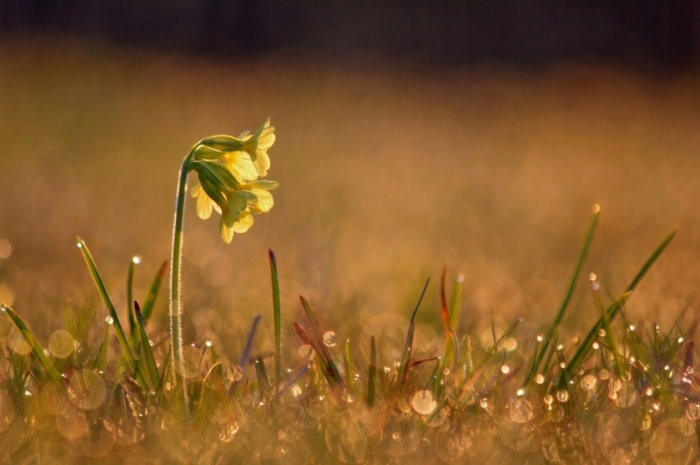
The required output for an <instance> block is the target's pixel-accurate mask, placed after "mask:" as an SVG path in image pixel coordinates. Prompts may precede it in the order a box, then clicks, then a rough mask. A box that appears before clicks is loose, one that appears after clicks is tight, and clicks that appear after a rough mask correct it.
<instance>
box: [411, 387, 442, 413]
mask: <svg viewBox="0 0 700 465" xmlns="http://www.w3.org/2000/svg"><path fill="white" fill-rule="evenodd" d="M411 407H413V410H415V411H416V413H418V414H420V415H429V414H431V413H432V412H433V410H435V407H437V402H435V400H434V399H433V394H432V393H431V392H430V391H428V390H422V391H418V392H416V393H415V394H413V398H412V399H411Z"/></svg>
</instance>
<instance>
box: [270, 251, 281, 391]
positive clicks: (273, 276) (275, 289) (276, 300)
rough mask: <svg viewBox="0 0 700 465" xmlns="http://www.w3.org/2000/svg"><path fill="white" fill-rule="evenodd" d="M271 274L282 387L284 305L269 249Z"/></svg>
mask: <svg viewBox="0 0 700 465" xmlns="http://www.w3.org/2000/svg"><path fill="white" fill-rule="evenodd" d="M268 257H269V259H270V275H271V279H272V310H273V316H274V322H275V385H276V386H278V387H281V386H282V384H281V380H282V305H281V304H280V284H279V278H278V276H277V260H276V258H275V254H274V252H272V250H269V251H268Z"/></svg>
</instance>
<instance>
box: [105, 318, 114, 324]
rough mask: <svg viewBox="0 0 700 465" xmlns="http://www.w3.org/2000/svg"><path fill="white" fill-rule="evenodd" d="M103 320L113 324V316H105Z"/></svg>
mask: <svg viewBox="0 0 700 465" xmlns="http://www.w3.org/2000/svg"><path fill="white" fill-rule="evenodd" d="M105 321H106V322H107V324H108V325H113V324H114V318H112V317H111V316H107V318H105Z"/></svg>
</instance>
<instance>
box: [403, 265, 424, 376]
mask: <svg viewBox="0 0 700 465" xmlns="http://www.w3.org/2000/svg"><path fill="white" fill-rule="evenodd" d="M428 284H430V278H428V279H427V280H426V281H425V285H424V286H423V291H422V292H421V293H420V297H419V298H418V303H417V304H416V308H415V309H414V310H413V314H412V315H411V323H410V324H409V325H408V332H407V333H406V343H405V344H404V347H403V354H402V355H401V364H400V365H399V373H398V376H397V378H396V379H397V381H398V382H399V383H404V382H405V381H406V378H408V368H409V365H410V363H411V351H412V350H413V333H414V331H415V320H416V314H417V313H418V308H420V304H421V302H423V297H424V296H425V291H426V290H427V289H428Z"/></svg>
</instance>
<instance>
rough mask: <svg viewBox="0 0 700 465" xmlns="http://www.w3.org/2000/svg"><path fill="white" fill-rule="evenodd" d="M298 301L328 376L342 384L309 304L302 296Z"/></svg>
mask: <svg viewBox="0 0 700 465" xmlns="http://www.w3.org/2000/svg"><path fill="white" fill-rule="evenodd" d="M299 299H300V300H301V305H302V306H303V307H304V312H306V316H307V317H308V319H309V322H311V328H312V329H313V331H314V335H315V336H316V340H317V341H318V349H317V350H320V355H321V356H322V357H323V359H324V360H325V362H326V368H327V371H328V375H330V376H331V377H332V378H333V380H334V381H335V382H337V383H340V384H342V383H343V379H342V378H341V377H340V371H338V367H337V366H336V365H335V362H334V361H333V357H331V354H330V352H328V349H327V348H326V346H325V344H324V343H323V333H321V326H320V325H319V324H318V320H317V319H316V315H315V314H314V312H313V310H312V309H311V306H310V305H309V302H307V301H306V299H305V298H304V297H303V296H299Z"/></svg>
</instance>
